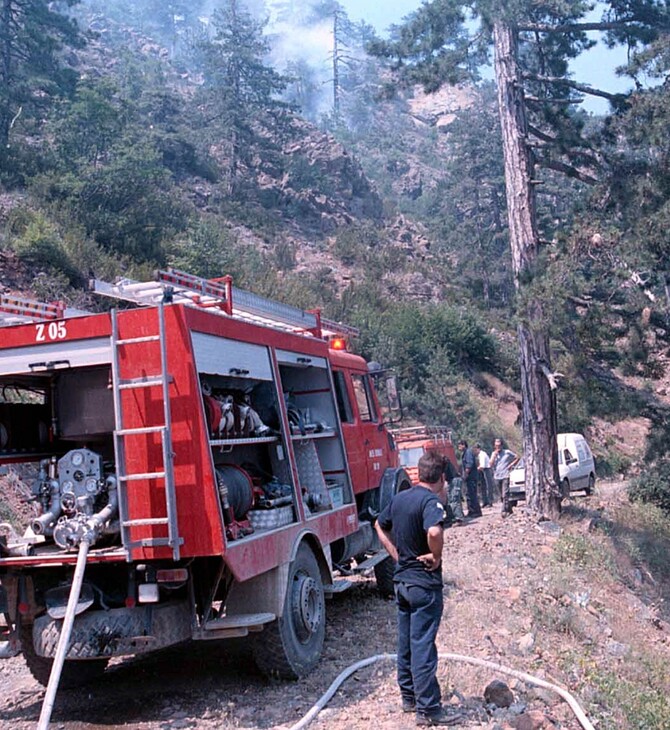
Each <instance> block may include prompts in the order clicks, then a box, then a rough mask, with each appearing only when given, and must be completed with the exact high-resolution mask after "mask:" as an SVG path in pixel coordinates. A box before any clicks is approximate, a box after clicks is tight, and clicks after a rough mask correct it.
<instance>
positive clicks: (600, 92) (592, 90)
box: [523, 73, 626, 102]
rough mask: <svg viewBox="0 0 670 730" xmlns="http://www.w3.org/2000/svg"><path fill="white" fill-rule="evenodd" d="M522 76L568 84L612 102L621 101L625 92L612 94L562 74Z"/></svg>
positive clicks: (572, 87) (548, 82)
mask: <svg viewBox="0 0 670 730" xmlns="http://www.w3.org/2000/svg"><path fill="white" fill-rule="evenodd" d="M523 78H524V79H527V80H529V81H539V82H541V83H544V84H560V85H562V86H568V87H570V88H571V89H574V90H575V91H579V92H581V93H582V94H589V95H590V96H601V97H602V98H603V99H607V100H609V101H612V102H619V101H623V100H624V99H625V98H626V94H612V93H610V92H609V91H603V90H602V89H596V88H595V87H593V86H589V85H588V84H580V83H579V82H577V81H573V80H572V79H566V78H563V77H562V76H539V75H537V74H529V73H527V74H523Z"/></svg>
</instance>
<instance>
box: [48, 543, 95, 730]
mask: <svg viewBox="0 0 670 730" xmlns="http://www.w3.org/2000/svg"><path fill="white" fill-rule="evenodd" d="M91 541H92V535H87V536H85V537H84V538H82V541H81V543H80V544H79V555H78V556H77V566H76V568H75V570H74V577H73V578H72V588H70V596H69V598H68V601H67V608H66V610H65V617H64V618H63V625H62V626H61V630H60V638H59V639H58V647H57V648H56V656H55V657H54V663H53V665H52V667H51V674H50V675H49V684H48V685H47V691H46V694H45V695H44V701H43V702H42V711H41V712H40V719H39V722H38V723H37V730H48V728H49V722H50V720H51V713H52V711H53V707H54V702H55V700H56V692H57V690H58V684H59V683H60V675H61V673H62V671H63V664H64V663H65V655H66V654H67V648H68V644H69V643H70V636H71V634H72V626H73V625H74V617H75V614H76V610H77V603H78V602H79V594H80V593H81V584H82V582H83V580H84V570H85V568H86V558H87V557H88V550H89V548H90V546H91Z"/></svg>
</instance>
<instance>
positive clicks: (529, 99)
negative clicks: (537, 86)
mask: <svg viewBox="0 0 670 730" xmlns="http://www.w3.org/2000/svg"><path fill="white" fill-rule="evenodd" d="M523 98H524V100H525V101H527V102H530V103H531V104H561V105H566V106H569V105H571V104H581V103H582V102H583V101H584V97H583V96H576V97H575V98H574V99H541V98H540V97H539V96H528V95H526V94H524V97H523Z"/></svg>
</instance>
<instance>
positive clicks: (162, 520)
mask: <svg viewBox="0 0 670 730" xmlns="http://www.w3.org/2000/svg"><path fill="white" fill-rule="evenodd" d="M156 313H157V318H158V333H157V334H155V335H146V336H143V337H132V338H127V339H121V338H120V337H119V323H118V313H117V311H116V309H113V310H112V311H111V316H112V337H111V340H112V390H113V394H114V424H115V425H114V455H115V459H116V473H117V479H118V481H119V485H118V489H119V517H120V523H121V539H122V544H123V546H124V548H125V549H126V551H127V553H128V559H130V551H131V549H132V548H135V547H159V546H167V547H170V548H172V556H173V559H174V560H179V555H180V546H181V545H182V543H183V539H182V538H180V537H179V534H178V523H177V501H176V493H175V484H174V464H173V458H174V454H173V450H172V421H171V413H170V392H169V386H170V381H171V376H170V375H169V374H168V371H167V346H166V338H165V308H164V305H163V303H162V302H161V303H159V304H158V306H157V307H156ZM150 342H155V343H158V345H159V347H160V361H161V369H160V372H159V373H157V374H156V375H152V376H146V377H142V378H131V379H123V378H121V370H120V362H119V350H120V349H121V348H127V347H133V346H136V345H141V344H146V343H150ZM133 388H160V389H161V395H162V400H163V423H159V424H155V425H151V426H141V427H137V428H126V427H125V425H124V419H123V398H122V392H123V391H124V390H129V389H133ZM151 433H158V434H160V437H161V446H162V455H163V467H162V469H159V470H158V471H155V472H143V473H138V472H128V471H126V439H127V438H130V437H133V436H140V435H142V434H151ZM146 479H155V480H162V481H163V482H164V484H165V503H166V517H147V518H141V519H130V517H129V510H128V502H129V500H128V495H129V491H130V490H131V489H132V484H133V482H136V481H140V480H146ZM151 525H165V526H166V527H167V536H166V537H150V538H144V539H141V540H137V541H132V540H131V537H130V531H131V529H132V528H134V527H146V526H151Z"/></svg>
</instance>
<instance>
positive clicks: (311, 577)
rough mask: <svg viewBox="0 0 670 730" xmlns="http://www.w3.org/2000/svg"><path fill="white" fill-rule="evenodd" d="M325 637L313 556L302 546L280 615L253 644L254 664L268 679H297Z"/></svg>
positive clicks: (323, 606)
mask: <svg viewBox="0 0 670 730" xmlns="http://www.w3.org/2000/svg"><path fill="white" fill-rule="evenodd" d="M325 633H326V602H325V600H324V595H323V583H322V581H321V573H320V571H319V566H318V564H317V562H316V558H315V557H314V553H313V552H312V551H311V550H310V548H309V547H308V546H307V545H306V544H305V543H303V544H302V545H301V546H300V547H299V548H298V553H297V555H296V557H295V560H294V561H293V562H292V563H291V567H290V569H289V577H288V587H287V589H286V598H285V600H284V614H283V615H282V616H281V617H280V618H279V619H277V620H276V621H274V622H273V623H271V624H270V625H269V626H268V627H267V628H266V629H265V630H264V631H262V632H261V633H260V634H258V636H257V637H256V639H255V641H254V650H253V652H254V660H255V662H256V665H257V666H258V668H259V669H260V670H261V672H263V674H266V675H267V676H269V677H279V678H281V679H299V678H300V677H304V676H305V675H306V674H308V673H309V672H310V671H311V670H312V669H313V668H314V667H315V666H316V665H317V663H318V661H319V658H320V657H321V650H322V648H323V640H324V637H325Z"/></svg>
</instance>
